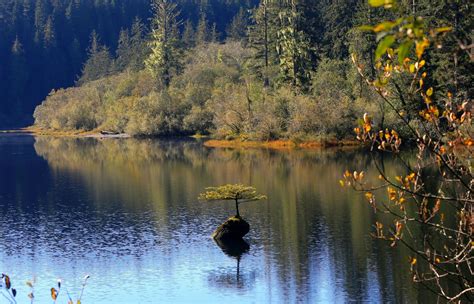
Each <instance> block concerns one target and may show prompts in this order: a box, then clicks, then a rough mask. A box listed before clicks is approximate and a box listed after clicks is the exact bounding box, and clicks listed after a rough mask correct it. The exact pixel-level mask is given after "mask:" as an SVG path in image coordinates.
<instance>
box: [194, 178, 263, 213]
mask: <svg viewBox="0 0 474 304" xmlns="http://www.w3.org/2000/svg"><path fill="white" fill-rule="evenodd" d="M264 199H267V197H266V196H265V195H262V194H258V193H257V190H256V189H255V188H254V187H251V186H245V185H241V184H234V185H230V184H227V185H224V186H219V187H209V188H206V192H203V193H201V194H200V195H199V200H201V201H234V202H235V210H236V217H238V218H240V213H239V205H240V204H241V203H246V202H253V201H259V200H264Z"/></svg>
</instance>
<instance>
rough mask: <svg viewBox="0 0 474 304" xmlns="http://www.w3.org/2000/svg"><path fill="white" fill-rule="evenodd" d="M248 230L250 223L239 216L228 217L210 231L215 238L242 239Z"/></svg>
mask: <svg viewBox="0 0 474 304" xmlns="http://www.w3.org/2000/svg"><path fill="white" fill-rule="evenodd" d="M249 231H250V225H249V223H247V222H246V221H245V220H244V219H242V218H241V217H237V216H233V217H230V218H228V219H227V220H226V221H225V222H224V223H222V224H221V225H220V226H219V227H217V229H216V230H215V231H214V232H213V233H212V237H213V238H214V239H217V240H232V239H233V240H236V239H242V238H243V237H244V236H245V235H246V234H247V233H248V232H249Z"/></svg>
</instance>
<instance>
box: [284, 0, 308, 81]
mask: <svg viewBox="0 0 474 304" xmlns="http://www.w3.org/2000/svg"><path fill="white" fill-rule="evenodd" d="M278 21H279V27H278V31H277V52H278V58H279V64H280V73H281V77H282V78H283V79H284V80H285V81H287V82H289V83H291V84H292V85H293V86H297V87H300V88H305V87H306V86H307V85H308V84H309V80H310V71H311V57H310V56H311V55H310V47H311V43H310V41H309V38H308V36H307V34H306V33H305V31H304V30H302V29H303V28H304V25H305V23H304V21H305V20H304V15H303V14H302V10H301V7H300V6H299V5H298V2H297V0H285V1H283V2H282V3H281V4H280V12H279V14H278Z"/></svg>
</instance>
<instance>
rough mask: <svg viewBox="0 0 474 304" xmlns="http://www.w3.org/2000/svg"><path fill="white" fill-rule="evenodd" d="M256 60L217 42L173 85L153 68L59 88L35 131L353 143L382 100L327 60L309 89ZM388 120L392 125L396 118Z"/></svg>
mask: <svg viewBox="0 0 474 304" xmlns="http://www.w3.org/2000/svg"><path fill="white" fill-rule="evenodd" d="M252 57H253V53H252V50H251V49H249V48H246V47H245V46H244V45H243V44H242V43H240V42H227V43H225V44H218V43H211V44H207V45H205V46H201V47H197V48H195V49H193V51H192V52H190V53H189V55H188V56H187V57H186V60H185V62H186V64H185V65H184V68H183V71H182V72H181V73H180V74H179V75H176V76H175V77H173V79H172V81H171V83H170V85H169V87H167V88H160V86H157V84H156V80H155V78H154V77H152V75H151V74H150V73H148V71H147V70H138V71H133V70H127V71H124V72H121V73H119V74H115V75H112V76H106V77H103V78H100V79H98V80H94V81H89V82H85V83H83V84H80V85H78V86H76V87H72V88H67V89H60V90H57V91H53V92H51V93H50V95H49V96H48V97H47V99H46V100H45V101H44V102H43V104H41V105H40V106H38V107H37V109H36V111H35V113H34V118H35V124H34V126H32V127H31V128H29V130H30V131H32V132H34V133H36V134H48V135H60V136H64V135H69V136H71V135H72V136H77V135H81V136H91V135H93V134H97V133H100V131H107V132H110V133H117V134H122V133H125V134H129V135H130V136H132V137H160V136H191V135H196V134H197V135H206V136H210V137H211V138H212V139H214V140H225V141H221V142H217V141H212V142H210V143H208V145H213V146H250V145H266V146H271V145H273V146H282V145H283V146H298V147H304V146H308V147H311V146H333V145H340V144H353V143H352V141H353V139H354V135H353V129H354V127H356V126H357V124H358V122H357V117H361V116H362V115H363V113H364V112H366V111H368V110H370V109H371V108H373V107H374V103H373V102H371V101H370V100H371V99H373V98H376V97H375V96H374V95H373V93H371V92H370V91H368V90H367V89H366V88H365V87H364V86H361V85H360V84H359V82H360V79H359V77H358V75H357V72H356V71H355V68H354V67H352V66H351V64H349V63H346V62H342V61H339V60H329V59H327V60H323V61H322V62H321V63H320V64H319V66H318V69H317V70H316V72H315V74H314V75H313V77H312V78H313V82H312V86H311V88H309V89H308V90H307V91H306V92H302V91H301V90H295V88H294V87H291V86H286V85H276V84H275V85H273V86H272V85H270V86H267V85H265V84H264V83H263V82H262V81H261V79H259V78H258V77H256V76H254V75H253V73H252V72H251V69H250V68H249V65H250V62H251V58H252ZM373 112H376V111H373ZM375 119H377V118H375ZM384 119H385V123H390V117H385V118H384ZM273 141H277V142H275V143H274V144H269V143H268V142H273ZM249 142H255V143H254V144H250V143H249ZM257 142H264V143H262V144H257Z"/></svg>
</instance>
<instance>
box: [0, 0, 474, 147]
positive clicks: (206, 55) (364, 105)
mask: <svg viewBox="0 0 474 304" xmlns="http://www.w3.org/2000/svg"><path fill="white" fill-rule="evenodd" d="M0 12H2V13H1V14H0V21H2V22H4V23H5V25H8V26H5V27H4V26H2V27H1V29H2V33H1V35H2V37H3V36H5V37H7V39H3V38H2V39H1V41H2V42H3V41H9V43H8V44H6V45H1V47H0V50H1V52H2V58H9V59H8V60H7V63H8V64H6V65H4V64H2V66H8V69H6V70H5V71H1V72H0V78H1V79H2V81H1V82H0V83H2V84H3V85H4V86H5V87H4V88H1V90H0V92H2V94H4V96H2V98H1V100H2V103H4V104H2V111H1V112H2V114H3V116H5V118H4V119H2V121H3V122H4V124H5V123H8V121H10V123H16V124H18V123H19V122H22V123H24V124H28V123H30V122H31V118H30V117H31V114H32V112H33V109H34V108H35V106H36V105H37V104H39V103H40V102H41V101H42V100H43V99H44V100H45V101H44V102H43V103H42V104H41V105H40V106H38V107H37V108H36V110H35V111H34V123H35V125H36V126H37V127H39V128H42V129H49V130H81V131H89V130H107V131H111V132H117V133H123V132H125V133H128V134H130V135H135V136H167V135H192V134H212V135H213V136H215V137H217V138H226V139H232V138H241V139H255V140H270V139H279V138H290V139H294V140H299V139H302V140H304V139H308V138H311V139H314V138H337V139H343V138H345V137H350V136H353V135H352V130H353V128H354V127H355V126H357V118H358V117H361V116H362V114H363V113H364V112H377V113H378V114H377V117H374V121H376V122H377V123H378V125H379V126H380V127H382V129H383V128H384V127H397V119H396V117H394V116H393V114H391V113H390V112H388V111H385V110H384V109H383V107H384V105H383V103H382V101H381V100H380V97H378V96H377V94H374V92H373V91H372V90H370V89H369V88H368V86H367V85H366V83H365V81H364V79H363V78H362V77H361V76H360V74H359V73H358V71H357V69H356V68H355V65H354V63H353V60H352V59H354V58H357V62H358V64H360V65H362V66H363V70H364V71H363V72H364V73H365V74H367V75H372V76H373V77H374V76H375V69H376V64H377V63H376V58H374V56H373V54H374V52H375V51H376V49H377V46H378V42H379V37H377V35H376V33H373V32H370V31H364V30H363V29H362V27H363V26H364V25H365V24H367V23H377V22H381V21H383V20H386V19H390V18H395V17H398V16H401V15H410V14H416V15H417V16H422V17H423V18H424V22H426V23H427V24H429V25H432V26H438V27H439V26H453V31H454V33H455V35H452V36H450V37H457V39H463V38H465V37H468V36H469V35H470V32H469V29H470V28H472V18H468V16H472V5H469V4H468V3H464V2H463V1H441V0H438V1H408V0H406V1H400V2H399V5H398V7H397V8H396V10H390V11H387V10H385V11H383V10H375V9H374V8H372V7H371V6H370V5H369V4H368V3H367V1H365V0H352V1H314V0H310V1H308V0H304V1H272V0H268V1H261V2H260V3H258V2H256V1H254V2H251V1H247V2H245V1H221V0H213V1H199V2H193V1H184V0H183V1H152V3H149V2H148V1H126V0H119V1H86V0H83V1H48V0H39V1H36V3H35V5H33V3H32V2H31V1H7V2H6V3H4V4H2V7H1V8H0ZM217 12H218V13H217ZM112 20H113V21H112ZM4 29H6V31H5V30H4ZM457 46H458V44H457V42H456V41H455V40H454V38H446V41H444V45H443V48H442V50H437V49H434V50H433V51H432V52H431V53H430V54H431V57H430V58H428V59H427V60H428V63H427V68H428V69H429V71H430V73H431V74H433V75H435V77H434V79H433V82H435V83H433V84H432V85H433V86H435V87H436V88H445V89H448V90H449V91H450V92H453V93H454V94H456V96H464V97H468V96H471V95H472V90H471V91H470V83H472V73H466V71H469V70H472V62H471V61H470V59H469V56H468V54H467V53H466V52H463V51H462V50H459V49H458V47H457ZM3 54H6V55H7V56H6V57H5V56H4V55H3ZM351 54H352V55H353V57H352V59H351ZM409 85H410V84H409V80H408V79H406V78H404V77H403V76H401V75H400V76H399V77H398V78H397V79H395V82H394V90H396V91H397V92H398V94H399V96H397V98H396V99H397V100H396V101H394V102H396V103H403V102H405V100H410V98H408V96H404V94H405V92H406V91H407V90H406V88H407V87H408V86H409ZM67 87H69V88H67ZM48 93H49V94H48ZM46 95H47V97H46ZM404 106H405V105H404ZM408 106H410V105H408ZM411 106H412V107H416V104H413V105H411ZM379 108H380V109H379ZM375 110H380V111H375ZM412 119H414V120H416V119H417V117H413V118H412ZM398 127H400V128H402V130H401V132H403V127H402V126H398Z"/></svg>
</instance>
